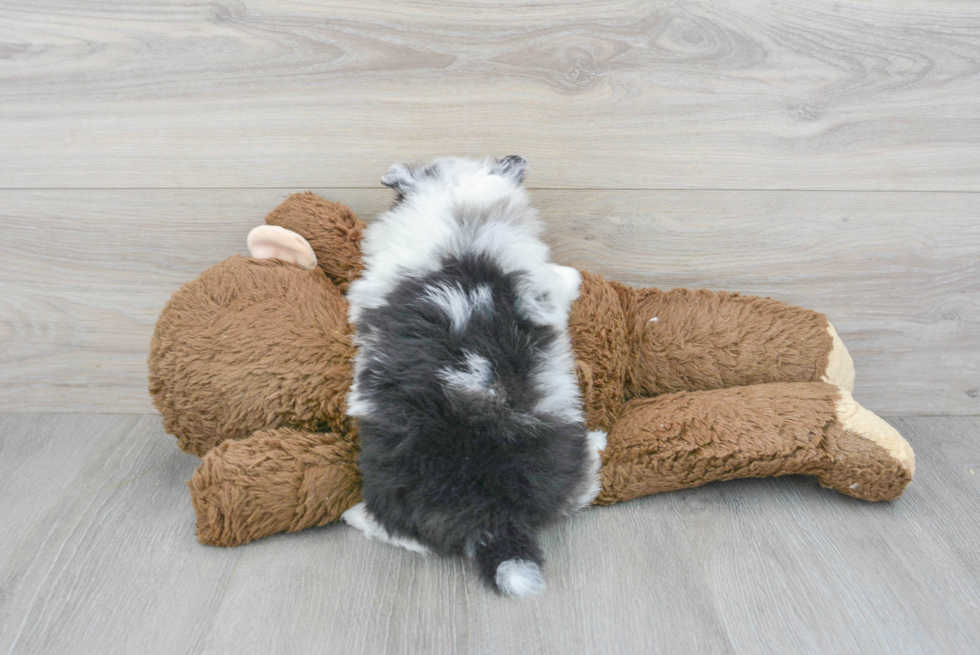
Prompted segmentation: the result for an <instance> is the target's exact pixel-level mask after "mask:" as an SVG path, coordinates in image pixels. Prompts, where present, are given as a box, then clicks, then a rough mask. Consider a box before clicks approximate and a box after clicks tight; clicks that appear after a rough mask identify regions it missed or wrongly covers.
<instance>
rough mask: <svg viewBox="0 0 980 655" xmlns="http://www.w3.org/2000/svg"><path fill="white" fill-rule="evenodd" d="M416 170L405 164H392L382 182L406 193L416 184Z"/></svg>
mask: <svg viewBox="0 0 980 655" xmlns="http://www.w3.org/2000/svg"><path fill="white" fill-rule="evenodd" d="M416 179H417V178H416V175H415V171H413V170H412V169H411V168H410V167H408V166H406V165H405V164H392V166H391V168H389V169H388V172H387V173H385V174H384V175H383V176H382V177H381V184H383V185H385V186H386V187H388V188H390V189H394V190H395V191H398V192H399V193H405V192H406V191H409V190H411V189H412V187H414V186H415V182H416Z"/></svg>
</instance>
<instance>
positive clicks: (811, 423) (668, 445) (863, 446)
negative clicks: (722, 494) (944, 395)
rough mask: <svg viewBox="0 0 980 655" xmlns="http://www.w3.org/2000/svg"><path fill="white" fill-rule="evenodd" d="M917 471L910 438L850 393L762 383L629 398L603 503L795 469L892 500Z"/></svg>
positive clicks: (615, 435) (614, 433)
mask: <svg viewBox="0 0 980 655" xmlns="http://www.w3.org/2000/svg"><path fill="white" fill-rule="evenodd" d="M914 472H915V457H914V454H913V452H912V449H911V447H910V446H909V444H908V443H907V442H906V441H905V439H903V438H902V436H901V435H900V434H899V433H898V432H897V431H896V430H895V429H894V428H893V427H892V426H890V425H889V424H888V423H886V422H885V421H883V420H882V419H881V418H879V417H877V416H875V415H874V414H873V413H871V412H869V411H868V410H866V409H864V408H863V407H861V406H860V405H858V404H857V403H856V402H854V400H853V398H851V396H850V394H849V393H848V392H847V391H845V390H843V389H840V388H839V387H836V386H834V385H830V384H826V383H822V382H811V383H772V384H761V385H754V386H749V387H741V388H733V389H720V390H713V391H697V392H679V393H674V394H666V395H662V396H659V397H657V398H644V399H637V400H633V401H631V402H629V403H627V405H626V406H625V407H624V409H623V412H622V415H621V416H620V418H619V420H618V421H617V423H616V424H615V425H614V426H613V429H612V430H611V431H610V432H609V434H608V436H607V445H606V448H605V450H604V451H603V466H602V491H601V492H600V494H599V497H598V498H597V499H596V502H597V503H598V504H611V503H615V502H620V501H623V500H629V499H632V498H636V497H639V496H645V495H647V494H652V493H659V492H662V491H671V490H675V489H684V488H689V487H697V486H700V485H702V484H706V483H708V482H713V481H716V480H731V479H735V478H747V477H768V476H776V475H790V474H802V475H814V476H816V477H817V479H818V480H819V482H820V483H821V484H822V485H823V486H826V487H830V488H833V489H836V490H837V491H840V492H841V493H844V494H847V495H850V496H855V497H857V498H861V499H863V500H872V501H877V500H890V499H893V498H896V497H897V496H899V495H900V494H901V493H902V491H903V490H904V489H905V486H906V485H907V484H908V483H909V482H910V481H911V479H912V475H913V474H914Z"/></svg>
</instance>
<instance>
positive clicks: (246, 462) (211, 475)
mask: <svg viewBox="0 0 980 655" xmlns="http://www.w3.org/2000/svg"><path fill="white" fill-rule="evenodd" d="M357 454H358V448H357V444H356V442H355V441H354V440H353V439H350V438H345V437H342V436H338V435H335V434H331V433H317V432H303V431H299V430H291V429H288V428H283V429H279V430H268V431H263V432H257V433H256V434H254V435H252V436H251V437H249V438H247V439H242V440H238V441H225V442H223V443H222V444H221V445H219V446H217V447H216V448H214V449H212V450H211V451H210V452H208V453H207V454H206V455H205V456H204V458H203V460H202V461H201V465H200V466H199V467H198V468H197V470H196V471H195V472H194V475H193V476H192V478H191V480H190V481H189V482H188V486H189V487H190V492H191V502H192V504H193V506H194V511H195V513H196V514H197V538H198V541H200V542H201V543H202V544H208V545H212V546H240V545H243V544H247V543H248V542H250V541H254V540H256V539H260V538H262V537H268V536H269V535H273V534H276V533H278V532H295V531H297V530H303V529H306V528H310V527H314V526H318V525H325V524H327V523H330V522H332V521H336V520H337V519H339V518H340V516H341V514H343V513H344V512H345V511H346V510H347V509H349V508H351V507H353V506H354V505H355V504H356V503H358V502H359V501H360V500H361V474H360V471H359V469H358V468H357Z"/></svg>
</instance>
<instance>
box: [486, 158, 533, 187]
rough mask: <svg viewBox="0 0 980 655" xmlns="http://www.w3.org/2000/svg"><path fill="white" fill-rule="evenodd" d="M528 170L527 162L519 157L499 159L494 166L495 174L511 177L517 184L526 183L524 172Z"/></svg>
mask: <svg viewBox="0 0 980 655" xmlns="http://www.w3.org/2000/svg"><path fill="white" fill-rule="evenodd" d="M526 170H527V160H526V159H524V158H523V157H520V156H518V155H510V156H508V157H504V158H503V159H498V160H497V163H496V164H494V165H493V172H494V173H496V174H497V175H500V176H501V177H509V178H511V179H512V180H515V181H516V182H519V183H520V182H523V181H524V171H526Z"/></svg>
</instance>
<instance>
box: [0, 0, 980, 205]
mask: <svg viewBox="0 0 980 655" xmlns="http://www.w3.org/2000/svg"><path fill="white" fill-rule="evenodd" d="M0 32H2V33H3V34H4V45H3V46H2V51H0V53H2V56H3V60H4V62H5V63H4V66H3V68H2V69H0V115H2V116H3V117H4V120H3V121H0V143H3V144H4V149H5V156H4V157H2V158H0V186H2V187H5V188H47V187H111V188H118V187H129V188H136V187H201V186H205V187H255V186H279V187H293V186H324V185H326V186H354V187H357V186H360V187H366V186H372V185H374V184H375V182H376V180H377V179H378V176H379V171H382V170H384V169H385V168H386V167H387V166H388V164H390V163H391V162H392V161H397V160H405V159H411V158H417V157H427V156H430V155H433V154H445V153H448V152H452V153H470V154H486V153H493V154H497V155H502V154H509V153H511V152H517V153H519V154H522V155H525V156H526V157H528V158H529V159H530V160H531V162H532V164H533V165H534V166H535V167H536V172H535V175H534V177H533V178H532V180H533V184H535V185H538V186H540V187H553V188H647V189H649V188H766V189H784V188H795V189H888V190H973V191H977V190H980V154H978V153H980V122H978V121H977V120H976V116H977V113H978V110H980V105H978V97H980V95H978V92H980V75H978V71H980V69H978V67H977V60H978V56H980V8H978V6H977V5H976V3H971V2H962V1H960V0H919V1H916V2H904V3H897V4H896V3H894V2H891V1H890V0H866V1H865V2H860V3H839V2H835V1H833V0H815V1H803V0H782V1H779V2H758V1H757V2H740V3H735V4H733V3H728V2H718V1H716V0H703V1H699V2H684V3H675V2H667V1H666V0H658V1H656V2H624V1H619V0H613V1H604V2H567V1H565V0H547V1H545V2H524V3H510V2H508V3H499V2H498V3H490V4H487V3H480V5H479V9H477V8H476V7H475V5H474V4H473V3H471V2H467V1H458V2H440V3H435V4H433V3H429V2H423V1H413V2H400V3H398V5H397V6H392V5H391V3H388V2H384V1H383V0H371V1H365V2H358V3H351V2H342V1H338V0H333V1H325V2H316V3H310V2H296V1H291V2H281V1H280V0H250V1H249V2H247V3H232V2H224V3H183V4H174V3H170V2H163V1H162V0H141V1H140V2H128V3H122V4H120V3H115V4H112V3H106V4H98V3H91V2H87V1H84V0H57V1H55V0H45V1H41V2H38V1H37V0H7V1H6V2H4V4H3V7H2V8H0Z"/></svg>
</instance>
